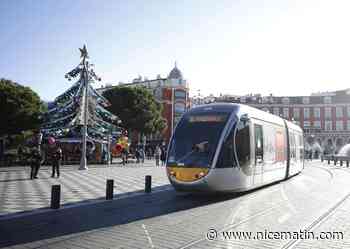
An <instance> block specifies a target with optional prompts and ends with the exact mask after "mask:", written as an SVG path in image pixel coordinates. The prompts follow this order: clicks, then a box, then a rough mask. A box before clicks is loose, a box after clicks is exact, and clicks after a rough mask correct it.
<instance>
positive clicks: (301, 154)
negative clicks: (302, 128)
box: [299, 135, 304, 161]
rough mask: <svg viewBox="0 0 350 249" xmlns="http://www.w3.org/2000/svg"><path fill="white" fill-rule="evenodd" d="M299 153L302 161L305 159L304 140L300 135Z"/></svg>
mask: <svg viewBox="0 0 350 249" xmlns="http://www.w3.org/2000/svg"><path fill="white" fill-rule="evenodd" d="M299 151H300V160H301V161H302V160H303V159H304V139H303V137H302V136H301V135H299Z"/></svg>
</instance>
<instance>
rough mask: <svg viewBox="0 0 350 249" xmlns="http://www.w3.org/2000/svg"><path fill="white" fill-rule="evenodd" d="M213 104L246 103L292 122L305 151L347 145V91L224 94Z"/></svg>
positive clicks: (324, 150) (349, 104)
mask: <svg viewBox="0 0 350 249" xmlns="http://www.w3.org/2000/svg"><path fill="white" fill-rule="evenodd" d="M215 102H232V103H242V104H247V105H250V106H253V107H255V108H258V109H261V110H263V111H267V112H270V113H273V114H275V115H278V116H281V117H283V118H285V119H288V120H290V121H293V122H295V123H296V124H298V125H299V126H300V127H301V128H303V130H304V134H305V149H306V150H309V151H312V152H313V153H315V154H319V153H324V154H333V153H338V152H339V151H340V150H341V148H342V147H343V146H344V145H345V144H348V143H350V89H346V90H342V91H335V92H326V93H317V94H312V95H310V96H283V97H276V96H272V95H271V96H261V95H247V96H228V95H225V96H221V97H217V98H215ZM341 153H342V152H341Z"/></svg>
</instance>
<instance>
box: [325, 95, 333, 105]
mask: <svg viewBox="0 0 350 249" xmlns="http://www.w3.org/2000/svg"><path fill="white" fill-rule="evenodd" d="M323 102H324V103H325V104H332V97H331V96H326V97H324V98H323Z"/></svg>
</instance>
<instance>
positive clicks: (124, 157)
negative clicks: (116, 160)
mask: <svg viewBox="0 0 350 249" xmlns="http://www.w3.org/2000/svg"><path fill="white" fill-rule="evenodd" d="M121 155H122V160H123V165H125V164H126V163H128V150H127V149H126V148H125V147H123V148H122V151H121Z"/></svg>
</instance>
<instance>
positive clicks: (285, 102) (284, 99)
mask: <svg viewBox="0 0 350 249" xmlns="http://www.w3.org/2000/svg"><path fill="white" fill-rule="evenodd" d="M282 104H284V105H289V98H287V97H284V98H283V99H282Z"/></svg>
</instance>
